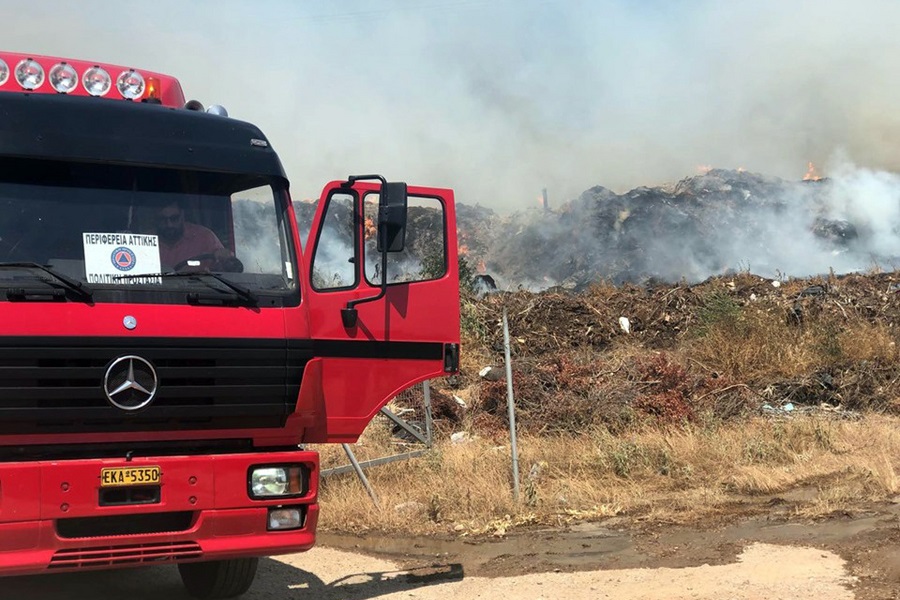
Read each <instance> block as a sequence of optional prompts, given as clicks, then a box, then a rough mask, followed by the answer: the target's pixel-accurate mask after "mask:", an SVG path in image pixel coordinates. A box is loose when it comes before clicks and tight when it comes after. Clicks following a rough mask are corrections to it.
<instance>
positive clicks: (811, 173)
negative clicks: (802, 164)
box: [803, 163, 822, 181]
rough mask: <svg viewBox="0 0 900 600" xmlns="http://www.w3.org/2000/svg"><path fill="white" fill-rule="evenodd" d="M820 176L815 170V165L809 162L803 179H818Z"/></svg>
mask: <svg viewBox="0 0 900 600" xmlns="http://www.w3.org/2000/svg"><path fill="white" fill-rule="evenodd" d="M820 179H822V177H821V176H820V175H819V174H818V173H817V172H816V165H814V164H812V163H809V168H808V169H807V170H806V175H804V176H803V181H819V180H820Z"/></svg>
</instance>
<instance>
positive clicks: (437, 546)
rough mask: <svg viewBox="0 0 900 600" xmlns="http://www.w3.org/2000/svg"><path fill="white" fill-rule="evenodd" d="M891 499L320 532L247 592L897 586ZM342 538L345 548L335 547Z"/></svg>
mask: <svg viewBox="0 0 900 600" xmlns="http://www.w3.org/2000/svg"><path fill="white" fill-rule="evenodd" d="M897 522H898V510H897V509H896V507H886V508H884V509H883V510H880V511H878V512H872V513H865V514H860V515H857V516H855V517H844V518H835V519H832V520H829V521H825V522H819V523H802V522H784V521H779V522H772V521H769V520H767V519H760V518H756V519H752V520H745V521H742V522H739V523H732V524H728V525H724V526H719V527H707V528H696V527H693V528H681V527H671V526H660V527H655V528H649V529H648V528H642V529H630V530H625V529H617V528H616V527H615V525H616V523H615V522H606V523H604V524H603V525H602V526H601V525H590V524H586V525H582V526H579V527H575V528H573V529H570V530H567V531H530V532H525V533H517V534H514V535H511V536H508V537H507V538H505V539H502V540H496V541H492V540H482V541H479V542H475V543H472V542H469V541H466V540H459V539H447V540H435V539H431V538H413V539H404V538H398V537H391V538H385V537H381V538H379V537H355V536H354V537H351V536H335V535H324V536H322V542H323V544H322V545H321V546H319V547H317V548H316V549H314V550H313V551H311V552H309V553H307V554H301V555H292V556H286V557H280V558H278V559H277V560H276V559H266V560H264V561H262V563H261V564H260V572H259V575H258V577H257V582H256V584H255V585H254V587H253V588H252V589H251V591H250V592H249V593H248V594H247V595H246V596H244V598H245V599H246V600H263V599H271V600H275V599H283V598H298V599H300V598H310V599H312V598H315V599H317V600H319V599H325V600H328V599H333V600H336V599H348V600H350V599H358V600H364V599H368V598H384V599H386V600H387V599H400V598H403V599H406V600H410V599H419V600H430V599H435V600H438V599H440V600H448V599H455V598H459V599H463V598H485V599H489V598H490V599H492V598H504V597H513V596H512V595H513V594H515V597H516V598H522V599H538V598H545V599H548V600H549V599H553V598H566V599H573V600H577V599H593V598H602V599H609V600H617V599H622V600H624V599H626V598H627V599H635V598H642V599H647V600H650V599H659V600H662V599H685V600H686V599H692V600H693V599H710V600H712V599H716V600H720V599H723V598H733V599H748V600H749V599H754V600H755V599H763V598H772V599H775V598H778V599H781V598H796V599H805V598H809V599H810V600H812V599H816V600H844V599H848V600H849V599H864V600H871V599H875V598H895V597H897V596H896V594H897V593H898V591H900V583H898V582H900V577H898V576H900V559H898V558H895V557H896V556H897V555H900V553H898V552H897V551H898V550H900V529H898V525H897ZM338 548H340V549H338ZM0 598H10V599H13V598H14V599H17V600H18V599H20V598H29V599H41V600H44V599H45V600H74V599H76V598H77V599H82V598H83V599H91V600H95V599H97V598H104V599H109V600H125V599H127V600H159V599H165V600H183V599H186V598H187V596H186V595H185V594H184V592H183V591H182V589H181V585H180V582H179V580H178V575H177V573H176V571H175V569H174V568H172V567H152V568H145V569H138V570H134V571H117V572H99V573H74V574H56V575H51V576H45V577H25V578H11V579H7V580H4V581H3V583H2V586H0Z"/></svg>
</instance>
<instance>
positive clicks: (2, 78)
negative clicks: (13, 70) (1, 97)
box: [0, 58, 9, 85]
mask: <svg viewBox="0 0 900 600" xmlns="http://www.w3.org/2000/svg"><path fill="white" fill-rule="evenodd" d="M7 79H9V65H8V64H6V61H5V60H3V59H2V58H0V85H3V84H4V83H6V80H7Z"/></svg>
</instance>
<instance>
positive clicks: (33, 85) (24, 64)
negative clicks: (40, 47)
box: [16, 58, 44, 90]
mask: <svg viewBox="0 0 900 600" xmlns="http://www.w3.org/2000/svg"><path fill="white" fill-rule="evenodd" d="M16 81H18V82H19V85H21V86H22V87H23V88H25V89H26V90H36V89H37V88H39V87H41V84H42V83H44V67H42V66H41V63H39V62H38V61H36V60H34V59H31V58H23V59H22V60H20V61H19V64H17V65H16Z"/></svg>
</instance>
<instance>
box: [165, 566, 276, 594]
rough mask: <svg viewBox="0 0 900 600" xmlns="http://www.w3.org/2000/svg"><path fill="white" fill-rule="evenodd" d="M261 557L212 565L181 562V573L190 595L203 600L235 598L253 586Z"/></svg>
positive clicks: (182, 580)
mask: <svg viewBox="0 0 900 600" xmlns="http://www.w3.org/2000/svg"><path fill="white" fill-rule="evenodd" d="M258 565H259V559H258V558H255V557H254V558H235V559H232V560H213V561H209V562H196V563H181V564H179V565H178V572H179V573H180V574H181V582H182V583H183V584H184V587H185V588H187V591H188V593H189V594H190V595H191V596H193V597H194V598H199V599H200V600H215V599H218V598H234V597H235V596H240V595H241V594H243V593H244V592H246V591H247V590H248V589H250V585H251V584H252V583H253V578H254V577H255V576H256V567H257V566H258Z"/></svg>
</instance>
